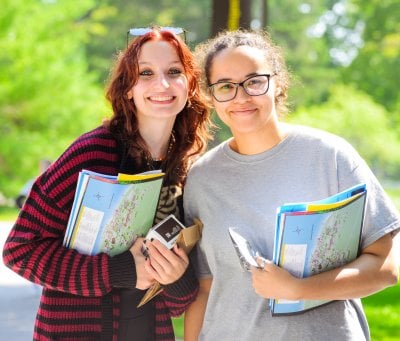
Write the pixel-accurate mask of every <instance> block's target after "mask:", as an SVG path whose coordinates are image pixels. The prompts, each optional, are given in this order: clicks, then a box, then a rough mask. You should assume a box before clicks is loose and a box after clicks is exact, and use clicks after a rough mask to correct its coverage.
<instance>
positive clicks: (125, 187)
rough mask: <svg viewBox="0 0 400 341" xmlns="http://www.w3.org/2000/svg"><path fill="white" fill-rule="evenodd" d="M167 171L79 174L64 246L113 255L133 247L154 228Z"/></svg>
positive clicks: (86, 252)
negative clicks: (138, 239)
mask: <svg viewBox="0 0 400 341" xmlns="http://www.w3.org/2000/svg"><path fill="white" fill-rule="evenodd" d="M163 175H164V174H163V173H150V174H138V175H137V176H136V175H126V174H122V175H120V176H119V177H115V176H108V175H104V174H99V173H94V172H90V171H86V170H84V171H82V172H81V173H80V175H79V179H78V184H77V190H76V193H75V199H74V204H73V207H72V210H71V214H70V219H69V222H68V227H67V231H66V234H65V238H64V245H65V246H67V247H70V248H73V249H76V250H78V251H79V252H81V253H84V254H88V255H95V254H97V253H100V252H106V253H108V254H109V255H111V256H114V255H116V254H119V253H122V252H124V251H126V250H127V249H129V247H130V246H131V245H132V243H133V242H134V240H135V239H136V237H137V236H144V235H146V233H147V231H148V230H149V229H150V228H151V227H152V224H153V220H154V215H155V212H156V209H157V204H158V200H159V196H160V191H161V187H162V181H163Z"/></svg>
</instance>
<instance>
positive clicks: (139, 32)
mask: <svg viewBox="0 0 400 341" xmlns="http://www.w3.org/2000/svg"><path fill="white" fill-rule="evenodd" d="M153 30H159V31H168V32H171V33H173V34H175V35H177V36H180V37H181V38H182V39H183V41H184V42H185V43H186V31H185V30H184V29H183V28H182V27H172V26H161V27H160V26H151V27H136V28H131V29H130V30H129V31H128V32H127V33H126V46H128V44H129V37H133V38H135V37H140V36H143V35H145V34H147V33H149V32H151V31H153Z"/></svg>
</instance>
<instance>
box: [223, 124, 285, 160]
mask: <svg viewBox="0 0 400 341" xmlns="http://www.w3.org/2000/svg"><path fill="white" fill-rule="evenodd" d="M288 132H289V127H288V125H286V124H285V123H278V124H277V126H276V129H273V130H269V131H268V132H265V131H264V132H263V131H261V132H259V133H250V134H235V133H233V138H232V140H231V141H230V143H229V145H230V147H231V148H232V149H233V150H234V151H236V152H237V153H239V154H243V155H254V154H259V153H262V152H265V151H267V150H269V149H272V148H273V147H275V146H276V145H277V144H279V143H280V142H281V141H282V140H284V139H285V138H286V136H287V135H288Z"/></svg>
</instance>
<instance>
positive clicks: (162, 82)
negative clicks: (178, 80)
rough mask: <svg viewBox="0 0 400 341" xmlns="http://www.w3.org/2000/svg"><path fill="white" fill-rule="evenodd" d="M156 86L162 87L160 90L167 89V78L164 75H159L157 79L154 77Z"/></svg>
mask: <svg viewBox="0 0 400 341" xmlns="http://www.w3.org/2000/svg"><path fill="white" fill-rule="evenodd" d="M156 85H158V86H160V87H162V88H165V89H167V88H169V86H170V85H169V82H168V79H167V77H166V76H165V75H164V74H160V75H159V76H158V77H156Z"/></svg>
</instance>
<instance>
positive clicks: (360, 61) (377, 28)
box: [342, 0, 400, 124]
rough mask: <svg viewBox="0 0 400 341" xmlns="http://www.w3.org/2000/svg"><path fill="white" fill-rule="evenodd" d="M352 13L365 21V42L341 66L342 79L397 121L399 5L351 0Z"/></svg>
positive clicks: (386, 0)
mask: <svg viewBox="0 0 400 341" xmlns="http://www.w3.org/2000/svg"><path fill="white" fill-rule="evenodd" d="M349 2H350V3H351V4H352V6H353V7H352V10H353V11H352V13H351V15H352V16H353V17H356V18H358V20H360V21H362V22H363V23H365V29H364V32H363V40H364V46H363V47H362V49H361V50H360V51H359V54H358V56H357V58H356V59H355V60H354V61H353V63H352V64H351V65H350V66H349V68H347V69H344V70H342V74H343V79H344V80H345V81H346V82H348V83H351V84H354V86H356V87H357V88H358V89H361V90H363V91H365V92H367V93H368V94H370V95H371V97H372V98H374V99H375V101H376V102H378V103H381V104H382V105H384V106H385V107H386V108H387V109H388V110H390V112H391V116H392V122H395V123H397V124H399V123H400V97H399V91H398V78H399V75H398V74H399V72H398V70H400V21H399V18H400V6H399V3H398V1H394V0H383V1H382V0H371V1H363V0H351V1H349Z"/></svg>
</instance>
